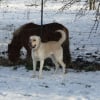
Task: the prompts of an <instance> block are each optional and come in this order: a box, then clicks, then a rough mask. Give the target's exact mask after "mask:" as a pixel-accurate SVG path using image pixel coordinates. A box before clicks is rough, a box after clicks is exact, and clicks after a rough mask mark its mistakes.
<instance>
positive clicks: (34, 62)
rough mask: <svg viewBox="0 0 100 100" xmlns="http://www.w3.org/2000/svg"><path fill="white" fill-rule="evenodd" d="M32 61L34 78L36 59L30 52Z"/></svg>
mask: <svg viewBox="0 0 100 100" xmlns="http://www.w3.org/2000/svg"><path fill="white" fill-rule="evenodd" d="M32 60H33V77H35V76H36V59H35V56H34V54H33V52H32Z"/></svg>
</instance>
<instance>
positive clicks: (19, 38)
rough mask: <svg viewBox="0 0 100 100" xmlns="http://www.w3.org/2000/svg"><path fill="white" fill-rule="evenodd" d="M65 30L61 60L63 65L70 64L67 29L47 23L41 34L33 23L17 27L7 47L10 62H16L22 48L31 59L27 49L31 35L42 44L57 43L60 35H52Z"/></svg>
mask: <svg viewBox="0 0 100 100" xmlns="http://www.w3.org/2000/svg"><path fill="white" fill-rule="evenodd" d="M59 29H61V30H65V32H66V41H65V42H64V43H63V45H62V47H63V52H64V55H63V60H64V62H65V64H67V65H68V64H70V62H71V55H70V49H69V32H68V29H67V28H66V27H65V26H63V25H62V24H59V23H49V24H44V25H43V27H42V34H41V25H37V24H34V23H27V24H24V25H22V26H21V27H19V28H18V29H17V30H16V31H15V32H14V33H13V38H12V41H11V43H10V44H9V45H8V58H9V60H10V61H12V62H16V61H17V60H18V59H19V57H20V50H21V48H22V47H24V48H25V49H26V50H27V57H28V58H30V57H31V49H30V47H29V37H30V36H31V35H37V36H40V37H41V41H42V42H47V41H58V40H59V39H60V37H61V35H60V33H56V34H55V33H54V32H55V31H56V30H59Z"/></svg>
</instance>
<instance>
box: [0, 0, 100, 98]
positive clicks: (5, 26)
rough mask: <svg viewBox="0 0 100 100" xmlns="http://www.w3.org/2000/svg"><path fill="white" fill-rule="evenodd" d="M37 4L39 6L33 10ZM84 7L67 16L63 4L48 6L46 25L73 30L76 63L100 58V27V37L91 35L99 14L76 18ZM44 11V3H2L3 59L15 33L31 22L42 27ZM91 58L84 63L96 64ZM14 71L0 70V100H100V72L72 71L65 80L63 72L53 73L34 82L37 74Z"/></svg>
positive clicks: (99, 33) (18, 0)
mask: <svg viewBox="0 0 100 100" xmlns="http://www.w3.org/2000/svg"><path fill="white" fill-rule="evenodd" d="M61 1H62V0H61ZM35 3H36V4H37V5H38V6H29V5H31V4H35ZM82 4H83V3H82ZM82 4H81V3H77V4H75V5H73V6H71V7H70V8H68V9H66V10H65V11H63V12H60V11H59V10H58V9H60V8H61V7H62V2H57V1H56V0H49V1H48V2H47V3H46V4H45V5H44V20H43V23H44V24H45V23H50V22H59V23H61V24H63V25H65V26H66V27H67V28H68V29H69V38H70V49H71V56H72V60H74V59H76V58H77V56H79V55H82V56H84V57H85V55H86V54H87V53H92V54H93V55H96V56H97V58H99V57H100V25H99V26H98V29H97V33H95V32H94V31H95V30H93V32H92V33H91V35H90V30H91V28H92V26H93V24H94V19H95V12H94V11H90V12H89V11H86V12H84V13H81V14H83V16H82V17H80V16H81V15H80V16H76V13H79V12H78V10H79V9H80V8H81V7H82ZM40 8H41V7H40V0H3V1H2V2H1V1H0V57H4V58H7V54H6V55H4V54H2V52H6V51H7V49H8V44H9V43H10V41H11V39H12V33H13V31H14V30H15V29H17V28H18V27H19V26H20V25H23V24H25V23H27V22H35V23H36V24H40ZM83 11H84V10H83ZM99 21H100V20H99ZM89 35H90V38H89ZM22 49H24V48H22ZM23 51H24V52H25V50H23ZM95 52H96V53H95ZM87 56H89V55H87ZM90 56H91V55H90ZM90 56H89V57H87V58H84V59H87V60H89V61H94V60H95V59H94V58H92V57H90ZM99 62H100V61H99ZM13 67H15V66H12V67H10V68H9V67H4V66H0V100H47V99H48V100H100V71H95V72H84V71H82V72H77V71H75V70H71V69H68V73H67V74H66V75H65V78H63V77H62V70H61V69H60V70H59V71H58V72H57V74H55V73H54V70H53V69H51V71H43V79H38V76H37V77H36V78H32V74H33V72H32V71H28V70H26V69H25V66H21V65H20V66H17V67H18V69H17V70H13ZM37 75H38V72H37Z"/></svg>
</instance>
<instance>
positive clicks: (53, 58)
mask: <svg viewBox="0 0 100 100" xmlns="http://www.w3.org/2000/svg"><path fill="white" fill-rule="evenodd" d="M51 59H52V62H53V63H54V64H55V67H56V69H55V73H57V70H58V68H59V64H58V62H57V61H56V58H55V57H54V55H52V57H51Z"/></svg>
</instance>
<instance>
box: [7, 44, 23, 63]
mask: <svg viewBox="0 0 100 100" xmlns="http://www.w3.org/2000/svg"><path fill="white" fill-rule="evenodd" d="M20 48H21V47H20V46H19V45H16V44H13V43H11V44H8V58H9V60H10V61H11V62H13V63H15V62H17V61H18V59H19V57H20Z"/></svg>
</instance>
